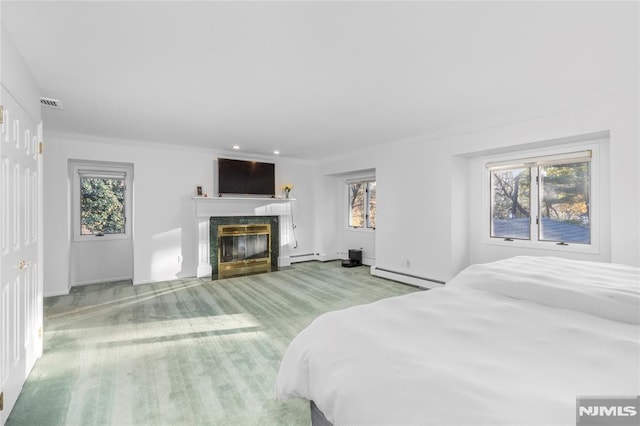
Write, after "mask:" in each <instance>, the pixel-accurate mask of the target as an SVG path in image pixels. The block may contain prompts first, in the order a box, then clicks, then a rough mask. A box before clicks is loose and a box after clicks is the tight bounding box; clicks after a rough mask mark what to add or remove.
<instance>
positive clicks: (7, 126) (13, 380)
mask: <svg viewBox="0 0 640 426" xmlns="http://www.w3.org/2000/svg"><path fill="white" fill-rule="evenodd" d="M0 99H1V100H2V105H3V118H4V120H3V124H2V135H1V137H0V309H1V311H0V321H1V323H0V391H1V392H2V393H3V400H4V407H3V410H2V411H0V424H4V422H6V420H7V418H8V416H9V413H10V412H11V409H12V408H13V405H14V404H15V401H16V399H17V398H18V395H19V393H20V390H21V389H22V385H23V384H24V382H25V380H26V378H27V376H28V374H29V372H30V371H31V369H32V368H33V365H34V364H35V361H36V359H37V358H38V357H39V356H40V355H41V354H42V337H41V336H42V334H41V329H42V279H41V276H40V271H41V268H40V267H39V265H40V262H41V250H40V245H41V242H40V240H41V235H42V232H41V229H40V223H41V215H40V208H41V199H42V196H41V190H40V188H41V187H42V186H41V176H40V173H41V170H42V164H41V158H40V156H39V155H38V153H37V152H36V146H37V141H38V139H39V138H40V137H41V135H42V126H41V125H40V124H39V123H37V122H35V120H33V119H32V118H31V117H30V116H29V115H28V114H27V113H26V112H25V111H24V110H23V109H22V108H21V107H20V105H19V104H18V103H17V102H16V101H15V100H14V99H13V97H11V95H10V94H9V93H8V92H7V91H6V90H5V89H4V88H2V93H1V97H0Z"/></svg>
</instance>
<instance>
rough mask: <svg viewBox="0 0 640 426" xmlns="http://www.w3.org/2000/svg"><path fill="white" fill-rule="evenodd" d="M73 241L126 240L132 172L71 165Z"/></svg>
mask: <svg viewBox="0 0 640 426" xmlns="http://www.w3.org/2000/svg"><path fill="white" fill-rule="evenodd" d="M71 173H72V177H73V182H74V191H73V192H74V197H73V200H74V202H73V206H72V208H73V212H74V223H73V228H74V238H75V239H76V240H87V239H91V238H94V237H101V238H100V239H110V238H129V237H130V234H131V232H130V229H131V227H130V224H129V220H128V217H129V216H130V211H131V194H130V186H131V185H130V182H131V174H132V168H131V167H129V166H127V165H121V164H120V163H104V162H84V161H78V162H73V163H72V167H71Z"/></svg>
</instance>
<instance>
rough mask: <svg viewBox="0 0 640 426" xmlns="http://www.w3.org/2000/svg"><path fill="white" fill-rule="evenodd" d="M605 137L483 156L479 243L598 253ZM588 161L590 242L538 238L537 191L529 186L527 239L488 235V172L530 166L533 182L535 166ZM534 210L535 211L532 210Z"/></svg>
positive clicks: (489, 203) (536, 168)
mask: <svg viewBox="0 0 640 426" xmlns="http://www.w3.org/2000/svg"><path fill="white" fill-rule="evenodd" d="M603 142H606V141H605V140H594V141H589V142H584V143H580V144H575V145H574V144H572V145H571V146H559V147H556V148H549V149H541V150H532V151H522V152H514V153H510V154H502V155H500V156H491V157H486V158H484V159H483V161H482V163H483V165H484V167H483V171H482V173H483V176H482V188H483V196H482V203H483V205H482V215H483V217H482V222H483V229H482V242H483V243H484V244H491V245H497V246H502V247H513V248H529V249H538V250H549V251H554V252H574V253H589V254H599V253H600V233H601V215H600V209H601V206H602V202H601V199H602V197H601V192H600V182H601V180H602V179H603V176H602V174H601V167H600V158H601V157H600V144H601V143H603ZM585 161H589V163H590V195H589V226H590V242H589V243H588V244H578V243H568V244H566V243H563V242H559V241H545V240H540V239H539V238H538V235H539V229H538V224H537V223H536V219H540V214H539V212H537V210H538V208H539V205H540V203H539V191H538V188H537V186H536V187H534V186H533V184H532V186H531V189H530V192H531V201H530V204H531V212H530V214H531V222H530V234H529V237H530V239H517V238H513V239H512V238H501V237H492V236H491V232H492V229H491V223H492V218H491V209H492V196H493V195H492V194H493V190H492V188H491V172H492V171H499V170H509V169H512V168H531V170H532V171H531V175H532V176H531V181H532V182H536V180H537V170H538V167H544V166H549V165H554V164H569V163H577V162H585ZM534 209H535V210H534ZM540 220H541V219H540Z"/></svg>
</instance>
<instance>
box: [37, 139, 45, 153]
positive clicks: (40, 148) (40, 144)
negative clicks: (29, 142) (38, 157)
mask: <svg viewBox="0 0 640 426" xmlns="http://www.w3.org/2000/svg"><path fill="white" fill-rule="evenodd" d="M43 150H44V143H43V142H40V143H39V144H38V154H42V151H43Z"/></svg>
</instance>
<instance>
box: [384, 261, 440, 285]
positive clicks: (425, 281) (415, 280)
mask: <svg viewBox="0 0 640 426" xmlns="http://www.w3.org/2000/svg"><path fill="white" fill-rule="evenodd" d="M371 275H375V276H376V277H380V278H386V279H389V280H393V281H398V282H401V283H404V284H410V285H414V286H416V287H422V288H438V287H444V285H445V282H444V281H440V280H436V279H433V278H426V277H421V276H418V275H412V274H407V273H404V272H398V271H392V270H390V269H384V268H378V267H376V266H372V267H371Z"/></svg>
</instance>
